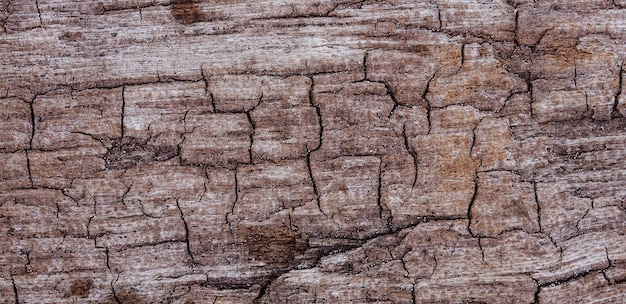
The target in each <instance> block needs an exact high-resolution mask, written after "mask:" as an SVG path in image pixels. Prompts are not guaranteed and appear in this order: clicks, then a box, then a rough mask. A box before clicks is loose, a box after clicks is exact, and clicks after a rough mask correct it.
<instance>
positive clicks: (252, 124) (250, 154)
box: [246, 110, 255, 164]
mask: <svg viewBox="0 0 626 304" xmlns="http://www.w3.org/2000/svg"><path fill="white" fill-rule="evenodd" d="M250 111H252V110H250ZM250 111H246V117H248V123H250V127H251V128H252V132H250V147H249V148H248V154H249V157H250V164H254V158H252V145H254V132H255V123H254V121H253V120H252V116H250Z"/></svg>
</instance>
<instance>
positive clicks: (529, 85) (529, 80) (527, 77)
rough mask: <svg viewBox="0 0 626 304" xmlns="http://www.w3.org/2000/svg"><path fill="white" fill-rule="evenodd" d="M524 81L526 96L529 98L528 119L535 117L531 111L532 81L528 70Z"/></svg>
mask: <svg viewBox="0 0 626 304" xmlns="http://www.w3.org/2000/svg"><path fill="white" fill-rule="evenodd" d="M524 80H526V87H527V88H528V95H529V97H530V118H533V116H535V113H534V111H533V81H532V75H531V74H530V70H529V71H528V73H527V74H526V77H525V79H524Z"/></svg>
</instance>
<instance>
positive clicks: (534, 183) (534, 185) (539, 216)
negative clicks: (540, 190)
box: [532, 181, 543, 232]
mask: <svg viewBox="0 0 626 304" xmlns="http://www.w3.org/2000/svg"><path fill="white" fill-rule="evenodd" d="M532 184H533V192H534V194H535V203H536V204H537V225H538V226H539V232H541V231H543V229H542V228H541V205H540V204H539V196H538V195H537V182H536V181H532Z"/></svg>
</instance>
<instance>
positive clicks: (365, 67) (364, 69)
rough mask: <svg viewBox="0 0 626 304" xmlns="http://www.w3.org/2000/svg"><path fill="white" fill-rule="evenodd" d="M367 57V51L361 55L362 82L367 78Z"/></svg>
mask: <svg viewBox="0 0 626 304" xmlns="http://www.w3.org/2000/svg"><path fill="white" fill-rule="evenodd" d="M368 55H369V50H367V51H365V55H363V80H368V77H367V56H368Z"/></svg>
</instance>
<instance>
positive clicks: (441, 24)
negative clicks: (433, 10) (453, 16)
mask: <svg viewBox="0 0 626 304" xmlns="http://www.w3.org/2000/svg"><path fill="white" fill-rule="evenodd" d="M436 7H437V19H438V20H439V31H441V30H442V29H443V20H442V19H441V8H440V7H439V4H437V5H436Z"/></svg>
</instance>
